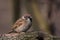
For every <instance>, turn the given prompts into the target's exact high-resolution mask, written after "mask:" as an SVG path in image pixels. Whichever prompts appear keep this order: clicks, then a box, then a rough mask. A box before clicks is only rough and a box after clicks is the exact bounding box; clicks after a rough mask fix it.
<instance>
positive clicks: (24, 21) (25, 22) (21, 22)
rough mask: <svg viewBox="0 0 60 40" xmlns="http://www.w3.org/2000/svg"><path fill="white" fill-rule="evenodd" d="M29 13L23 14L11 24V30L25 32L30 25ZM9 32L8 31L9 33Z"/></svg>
mask: <svg viewBox="0 0 60 40" xmlns="http://www.w3.org/2000/svg"><path fill="white" fill-rule="evenodd" d="M30 17H31V16H30V15H27V14H26V15H23V16H22V17H21V18H20V19H18V20H17V21H16V22H15V24H14V25H13V26H12V31H11V32H18V33H19V32H26V31H27V30H28V29H29V28H30V27H31V25H32V22H31V20H30V19H31V18H30ZM11 32H9V33H11Z"/></svg>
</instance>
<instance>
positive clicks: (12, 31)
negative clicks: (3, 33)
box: [8, 30, 17, 34]
mask: <svg viewBox="0 0 60 40" xmlns="http://www.w3.org/2000/svg"><path fill="white" fill-rule="evenodd" d="M9 33H17V32H16V31H14V30H11V31H9V32H8V34H9Z"/></svg>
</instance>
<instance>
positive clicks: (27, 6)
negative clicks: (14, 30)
mask: <svg viewBox="0 0 60 40" xmlns="http://www.w3.org/2000/svg"><path fill="white" fill-rule="evenodd" d="M25 13H30V14H32V17H33V22H32V27H31V28H30V29H29V31H43V32H47V33H50V34H52V35H56V36H60V0H0V33H8V32H9V31H10V30H11V25H13V24H14V22H15V21H16V20H17V19H19V18H20V17H21V16H22V15H23V14H25Z"/></svg>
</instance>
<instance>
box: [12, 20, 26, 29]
mask: <svg viewBox="0 0 60 40" xmlns="http://www.w3.org/2000/svg"><path fill="white" fill-rule="evenodd" d="M25 23H26V20H24V19H19V20H17V21H16V23H15V24H14V25H13V26H12V29H15V28H17V27H20V26H21V25H24V24H25Z"/></svg>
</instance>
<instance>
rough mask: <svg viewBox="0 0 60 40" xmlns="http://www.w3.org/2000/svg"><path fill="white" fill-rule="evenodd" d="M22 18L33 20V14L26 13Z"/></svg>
mask: <svg viewBox="0 0 60 40" xmlns="http://www.w3.org/2000/svg"><path fill="white" fill-rule="evenodd" d="M22 18H23V19H26V20H28V19H30V21H31V22H32V16H31V14H24V15H23V16H22Z"/></svg>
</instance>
